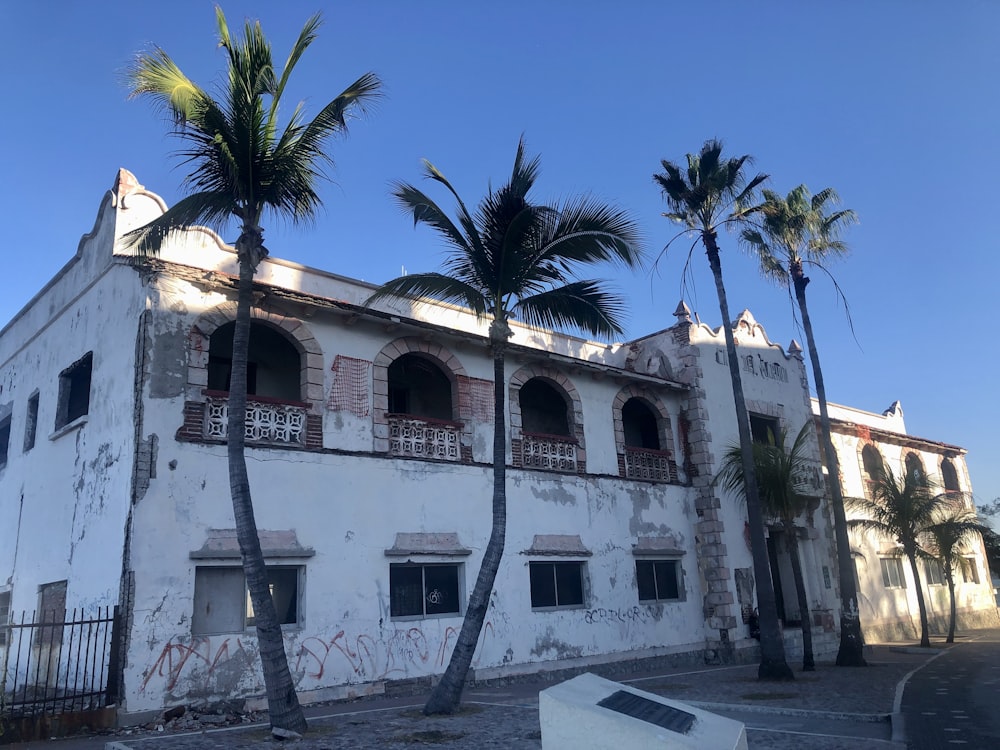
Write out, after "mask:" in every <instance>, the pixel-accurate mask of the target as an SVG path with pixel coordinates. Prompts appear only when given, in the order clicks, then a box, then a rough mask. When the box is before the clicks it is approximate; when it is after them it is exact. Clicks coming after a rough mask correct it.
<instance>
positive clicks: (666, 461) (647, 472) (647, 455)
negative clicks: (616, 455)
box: [625, 447, 677, 482]
mask: <svg viewBox="0 0 1000 750" xmlns="http://www.w3.org/2000/svg"><path fill="white" fill-rule="evenodd" d="M625 476H626V477H628V478H629V479H648V480H650V481H653V482H670V481H676V479H677V476H676V470H675V472H674V473H673V474H671V471H670V454H669V453H667V452H666V451H659V450H650V449H647V448H628V447H626V448H625Z"/></svg>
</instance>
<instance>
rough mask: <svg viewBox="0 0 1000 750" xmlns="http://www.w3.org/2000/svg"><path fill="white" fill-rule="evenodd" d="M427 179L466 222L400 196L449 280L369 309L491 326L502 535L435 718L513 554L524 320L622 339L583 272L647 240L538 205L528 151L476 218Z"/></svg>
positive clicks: (429, 172) (632, 261)
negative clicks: (511, 482)
mask: <svg viewBox="0 0 1000 750" xmlns="http://www.w3.org/2000/svg"><path fill="white" fill-rule="evenodd" d="M424 169H425V176H426V177H428V178H430V179H432V180H435V181H436V182H439V183H440V184H442V185H444V187H445V188H446V189H447V190H448V191H449V192H450V193H451V194H452V196H453V197H454V198H455V201H456V204H457V206H456V214H457V222H455V221H452V219H451V218H450V217H449V216H448V214H447V213H446V212H445V211H444V210H443V209H441V208H440V207H439V206H438V204H437V203H435V202H434V201H433V200H432V199H431V198H429V197H427V195H425V194H424V193H423V192H422V191H420V190H418V189H417V188H415V187H413V186H412V185H409V184H406V183H398V184H396V185H395V189H394V191H393V195H394V196H395V198H396V200H397V201H398V202H399V204H400V206H402V207H403V209H404V210H405V211H406V212H407V213H412V214H413V220H414V222H415V223H417V222H423V223H424V224H427V225H428V226H430V227H431V228H433V229H434V230H435V231H437V232H438V234H439V235H440V236H441V237H442V238H443V239H444V241H445V244H446V245H447V246H448V255H447V258H446V260H445V264H444V272H443V273H418V274H412V275H409V276H401V277H400V278H397V279H393V280H392V281H389V282H387V283H385V284H384V285H383V286H381V287H380V288H379V289H378V290H377V291H376V292H375V294H373V295H372V297H371V299H370V300H369V302H371V301H374V300H376V299H380V298H383V297H388V296H408V297H419V296H426V297H433V298H435V299H440V300H444V301H449V302H455V303H458V304H461V305H465V306H467V307H468V308H470V309H471V310H472V311H473V312H474V313H475V314H476V315H477V316H478V317H479V318H480V319H484V320H489V321H490V327H489V345H490V349H491V352H492V356H493V398H494V406H495V408H494V423H493V526H492V531H491V532H490V539H489V543H488V544H487V545H486V551H485V553H484V555H483V562H482V565H481V567H480V569H479V575H478V577H477V578H476V584H475V587H474V588H473V590H472V595H471V596H470V597H469V604H468V608H467V609H466V613H465V619H464V621H463V622H462V629H461V631H460V632H459V635H458V640H457V641H456V644H455V649H454V651H453V652H452V655H451V659H450V661H449V662H448V667H447V669H446V670H445V673H444V676H443V677H442V679H441V681H440V682H439V683H438V684H437V685H436V686H435V688H434V690H433V692H432V693H431V696H430V698H429V699H428V701H427V705H426V706H425V707H424V713H426V714H440V713H451V712H452V711H454V710H455V708H456V706H458V703H459V701H460V700H461V697H462V688H463V687H464V685H465V679H466V676H467V675H468V672H469V666H470V664H471V663H472V657H473V654H474V652H475V648H476V642H477V641H478V640H479V635H480V632H481V631H482V627H483V621H484V620H485V617H486V610H487V607H488V605H489V599H490V593H491V592H492V591H493V583H494V581H495V580H496V575H497V570H498V569H499V566H500V558H501V556H502V555H503V548H504V540H505V536H506V525H507V491H506V444H507V443H506V441H507V428H506V421H505V415H506V404H505V397H504V394H505V392H506V378H505V374H504V358H505V353H506V350H507V346H508V340H509V339H510V337H511V335H512V333H511V329H510V326H509V321H510V320H511V319H513V318H515V317H517V318H520V319H521V320H523V321H525V322H526V323H529V324H532V325H539V326H545V327H550V328H553V327H561V326H570V327H572V328H577V329H580V330H583V331H587V332H589V333H592V334H595V335H598V336H610V335H613V334H615V333H618V332H620V331H621V326H620V323H619V320H620V314H621V311H622V301H621V300H620V299H619V298H618V297H617V296H615V295H613V294H610V293H609V292H607V291H606V290H605V289H604V287H603V285H602V284H601V283H600V282H599V281H584V280H571V276H572V275H573V274H575V272H576V271H577V270H578V269H580V268H582V267H583V266H587V265H590V264H592V263H597V262H601V261H618V262H621V263H624V264H626V265H627V266H635V265H637V264H638V263H639V262H640V261H641V251H640V249H639V233H638V230H637V228H636V225H635V223H634V222H633V221H632V219H631V218H629V217H628V215H627V214H626V213H625V212H623V211H620V210H618V209H616V208H613V207H611V206H608V205H607V204H604V203H601V202H600V201H596V200H593V199H589V198H578V199H572V200H569V201H566V202H565V203H563V204H562V205H541V204H536V203H532V202H531V200H530V196H529V192H530V191H531V189H532V187H533V185H534V184H535V180H536V178H537V177H538V171H539V159H538V157H537V156H536V157H534V158H532V159H528V158H527V157H526V156H525V147H524V139H523V138H522V139H521V141H520V142H519V143H518V146H517V155H516V156H515V158H514V169H513V171H512V173H511V176H510V179H508V181H507V182H506V183H505V184H504V185H503V186H501V187H500V188H499V189H497V190H492V189H491V190H490V191H489V193H487V195H486V197H485V198H484V199H483V200H482V201H480V203H479V205H478V206H477V207H476V211H475V213H471V212H470V211H469V209H468V208H467V207H466V205H465V203H464V202H463V201H462V199H461V198H460V197H459V195H458V193H457V192H456V191H455V188H453V187H452V185H451V183H450V182H448V180H447V179H446V178H445V176H444V175H443V174H441V172H439V171H438V170H437V168H435V167H434V166H433V165H432V164H431V163H430V162H428V161H424Z"/></svg>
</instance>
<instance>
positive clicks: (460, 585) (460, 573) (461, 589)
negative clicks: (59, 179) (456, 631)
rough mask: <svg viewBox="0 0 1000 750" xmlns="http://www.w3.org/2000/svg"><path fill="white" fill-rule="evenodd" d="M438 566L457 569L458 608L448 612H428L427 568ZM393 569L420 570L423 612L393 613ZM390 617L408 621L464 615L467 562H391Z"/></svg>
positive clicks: (393, 619) (439, 567) (394, 620)
mask: <svg viewBox="0 0 1000 750" xmlns="http://www.w3.org/2000/svg"><path fill="white" fill-rule="evenodd" d="M428 568H437V569H439V570H443V569H445V568H454V570H455V592H456V609H455V610H453V611H447V612H430V613H428V612H427V597H428V593H429V592H428V590H427V569H428ZM393 569H396V570H398V571H402V570H406V569H409V570H414V569H419V570H420V588H421V596H420V607H421V612H420V613H419V614H418V613H412V614H393V582H392V574H393ZM388 591H389V619H390V620H391V621H393V622H406V621H412V620H434V619H440V618H444V617H463V616H464V615H465V603H466V599H467V596H466V590H465V563H464V562H463V561H452V560H434V561H423V560H421V561H413V560H407V561H405V562H390V563H389V589H388Z"/></svg>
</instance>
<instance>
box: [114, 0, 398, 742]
mask: <svg viewBox="0 0 1000 750" xmlns="http://www.w3.org/2000/svg"><path fill="white" fill-rule="evenodd" d="M216 20H217V22H218V29H219V44H220V46H221V47H222V48H223V49H224V50H225V52H226V56H227V63H228V65H227V71H226V72H227V76H226V80H225V84H224V85H223V86H222V87H221V90H220V92H219V98H218V99H215V98H213V97H212V95H210V94H209V93H208V92H206V91H205V90H204V89H202V88H201V87H200V86H198V85H197V84H195V83H194V82H192V81H191V80H190V79H189V78H188V77H187V76H186V75H184V73H182V72H181V70H180V68H179V67H178V66H177V65H176V64H175V63H174V61H173V60H172V59H171V58H170V56H169V55H168V54H167V53H166V52H164V51H163V50H162V49H159V48H154V49H153V50H152V51H149V52H144V53H141V54H140V55H139V56H138V58H137V59H136V61H135V62H134V64H133V65H132V67H131V69H130V70H129V73H128V81H129V87H130V95H131V97H133V98H134V97H146V98H149V99H151V100H152V101H153V103H154V104H156V105H157V106H159V107H161V108H163V109H164V110H165V111H166V112H167V113H168V114H169V115H170V116H171V118H172V120H173V123H174V125H175V127H176V134H177V135H178V136H179V137H180V138H181V139H182V141H183V142H184V146H185V147H184V149H183V150H182V151H180V153H179V155H180V156H181V157H182V159H183V161H184V163H185V164H188V165H190V169H191V171H190V173H189V174H188V175H187V177H186V178H185V183H186V185H187V187H188V188H189V189H190V193H189V194H188V195H187V196H186V197H184V198H183V199H181V200H180V201H179V202H178V203H177V204H176V205H175V206H173V207H172V208H170V209H169V210H168V211H166V212H165V213H164V214H163V215H162V216H160V217H159V218H157V219H155V220H154V221H151V222H150V223H149V224H147V225H145V226H144V227H141V228H139V229H137V230H135V231H134V232H133V233H131V235H130V237H129V238H128V239H129V240H131V242H132V244H133V245H134V247H135V249H136V251H137V252H138V254H139V255H149V254H155V253H157V252H158V251H159V249H160V247H161V245H162V244H163V242H164V241H165V240H166V238H167V237H168V235H170V234H171V233H172V232H175V231H178V230H182V229H185V228H187V227H189V226H192V225H194V224H205V225H208V226H210V227H212V228H215V229H217V230H219V231H223V230H224V229H225V228H226V227H228V226H230V225H231V224H236V225H237V226H238V227H239V237H238V239H237V240H236V255H237V258H238V260H239V291H238V298H237V312H236V321H235V330H234V333H233V355H232V380H231V382H230V385H229V424H228V429H229V433H228V434H229V437H228V457H229V484H230V490H231V494H232V500H233V513H234V516H235V522H236V531H237V537H238V539H239V544H240V553H241V556H242V560H243V569H244V572H245V575H246V581H247V587H248V589H249V592H250V599H251V602H252V603H253V609H254V614H255V617H256V626H257V639H258V643H259V646H260V657H261V664H262V671H263V674H264V683H265V687H266V690H267V701H268V711H269V718H270V722H271V725H272V727H277V728H282V729H289V730H293V731H297V732H298V731H302V730H303V729H305V727H306V721H305V717H304V716H303V714H302V710H301V708H300V707H299V704H298V698H297V697H296V694H295V686H294V684H293V683H292V679H291V676H290V674H289V671H288V661H287V658H286V655H285V649H284V644H283V640H282V635H281V626H280V625H279V624H278V620H277V616H276V614H275V609H274V603H273V601H272V599H271V596H270V592H269V589H268V582H267V572H266V570H265V567H264V558H263V556H262V554H261V548H260V540H259V538H258V535H257V526H256V521H255V520H254V512H253V503H252V500H251V496H250V484H249V480H248V478H247V469H246V457H245V455H244V439H245V438H244V432H245V421H246V395H247V391H246V389H247V383H246V369H247V346H248V343H249V338H250V305H251V298H252V290H253V277H254V274H255V272H256V269H257V266H258V264H259V263H260V262H261V261H262V260H263V259H264V258H265V257H266V256H267V249H266V248H265V247H264V243H263V235H264V232H263V229H262V228H261V226H260V224H261V219H262V217H263V215H264V214H265V213H268V214H270V215H273V216H276V217H280V218H285V219H291V220H292V221H294V222H299V221H303V220H308V219H311V218H312V217H313V216H314V215H315V213H316V210H317V208H318V207H319V206H320V203H321V201H320V198H319V195H318V194H317V192H316V187H317V183H318V181H319V180H320V178H322V177H323V173H322V165H323V163H324V162H327V163H330V158H329V157H328V156H327V154H326V153H325V152H324V150H323V149H324V146H325V144H326V142H327V140H328V138H329V137H330V136H333V135H335V134H337V133H341V132H343V131H345V129H346V125H347V122H346V118H347V116H348V114H349V113H351V112H352V111H353V110H358V109H363V107H364V105H365V104H366V103H369V102H371V101H372V99H373V97H375V96H376V95H377V94H378V91H379V88H380V85H381V84H380V82H379V79H378V78H377V77H376V76H375V75H374V74H372V73H366V74H365V75H363V76H361V78H359V79H358V80H357V81H355V82H354V83H353V84H351V85H350V86H349V87H348V88H347V89H345V90H344V91H343V92H342V93H341V94H340V95H339V96H337V97H336V98H334V99H333V100H332V101H331V102H330V103H329V104H327V105H326V106H325V107H323V109H321V110H320V112H319V114H317V115H316V117H315V118H313V119H312V120H310V121H306V120H305V118H304V116H303V113H302V110H301V107H296V108H295V110H294V111H293V112H292V114H291V116H290V117H289V118H288V120H287V121H286V123H285V124H284V126H283V127H282V126H281V124H280V121H279V117H278V109H279V104H280V103H281V99H282V94H283V93H284V90H285V86H286V84H287V83H288V79H289V76H290V75H291V73H292V70H293V69H294V67H295V65H296V63H297V62H298V61H299V59H300V58H301V56H302V54H303V53H304V52H305V51H306V48H308V47H309V45H310V44H311V43H312V42H313V40H314V39H315V38H316V31H317V29H318V28H319V26H320V17H319V15H315V16H313V17H312V18H310V19H309V20H308V21H307V22H306V24H305V26H304V27H303V28H302V31H301V33H300V34H299V36H298V39H297V40H296V42H295V44H294V46H293V47H292V51H291V53H290V54H289V56H288V60H287V61H286V63H285V66H284V68H283V69H282V70H281V71H280V74H279V71H278V70H276V69H275V67H274V65H273V63H272V58H271V46H270V44H269V43H268V41H267V39H266V38H265V36H264V33H263V31H262V29H261V26H260V23H259V22H251V21H247V22H246V24H245V26H244V29H243V34H242V36H238V37H236V38H233V37H231V36H230V33H229V27H228V25H227V23H226V18H225V16H224V15H223V13H222V10H221V9H219V8H218V7H217V8H216Z"/></svg>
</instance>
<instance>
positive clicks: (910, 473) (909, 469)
mask: <svg viewBox="0 0 1000 750" xmlns="http://www.w3.org/2000/svg"><path fill="white" fill-rule="evenodd" d="M905 464H906V476H907V477H913V478H914V479H916V480H917V481H920V480H923V479H924V477H926V476H927V475H926V474H925V473H924V465H923V463H922V462H921V461H920V456H918V455H917V454H916V453H907V454H906V459H905Z"/></svg>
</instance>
